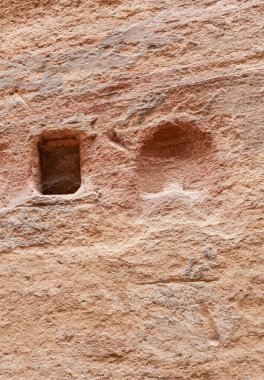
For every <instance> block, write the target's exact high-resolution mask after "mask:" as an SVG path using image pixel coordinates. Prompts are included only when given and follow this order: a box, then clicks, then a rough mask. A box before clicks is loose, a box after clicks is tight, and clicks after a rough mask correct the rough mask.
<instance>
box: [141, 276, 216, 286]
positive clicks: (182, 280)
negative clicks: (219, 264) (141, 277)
mask: <svg viewBox="0 0 264 380" xmlns="http://www.w3.org/2000/svg"><path fill="white" fill-rule="evenodd" d="M218 280H219V278H217V277H215V278H205V279H195V278H191V279H190V278H189V279H186V278H181V277H172V278H168V279H164V280H157V281H147V282H137V283H136V284H137V285H152V284H158V285H160V284H169V283H204V282H214V281H218Z"/></svg>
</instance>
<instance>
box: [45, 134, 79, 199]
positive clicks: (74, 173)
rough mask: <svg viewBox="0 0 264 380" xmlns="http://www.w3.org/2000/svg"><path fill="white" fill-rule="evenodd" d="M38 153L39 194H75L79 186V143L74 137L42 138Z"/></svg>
mask: <svg viewBox="0 0 264 380" xmlns="http://www.w3.org/2000/svg"><path fill="white" fill-rule="evenodd" d="M38 151H39V160H40V191H41V193H42V194H45V195H54V194H73V193H75V192H76V191H77V190H78V189H79V187H80V185H81V167H80V144H79V141H78V140H77V139H76V138H75V137H62V138H57V137H56V138H42V139H41V141H39V143H38Z"/></svg>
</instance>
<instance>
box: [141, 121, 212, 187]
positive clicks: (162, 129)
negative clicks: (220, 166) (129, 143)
mask: <svg viewBox="0 0 264 380" xmlns="http://www.w3.org/2000/svg"><path fill="white" fill-rule="evenodd" d="M211 148H212V139H211V135H210V133H208V132H204V131H202V130H201V129H200V128H199V127H198V126H196V125H192V124H189V123H179V122H177V123H172V122H166V123H163V124H161V125H159V126H157V127H156V128H155V129H154V130H153V131H152V132H151V133H148V134H147V135H146V136H145V138H144V139H143V142H142V146H141V150H140V154H139V157H138V162H137V164H138V165H137V167H138V187H139V190H140V191H142V192H148V193H157V192H161V191H164V190H166V189H169V188H171V187H172V186H174V187H177V188H181V189H183V190H202V189H204V188H205V187H206V186H207V176H209V175H210V173H211V172H212V161H213V160H212V159H211Z"/></svg>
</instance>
